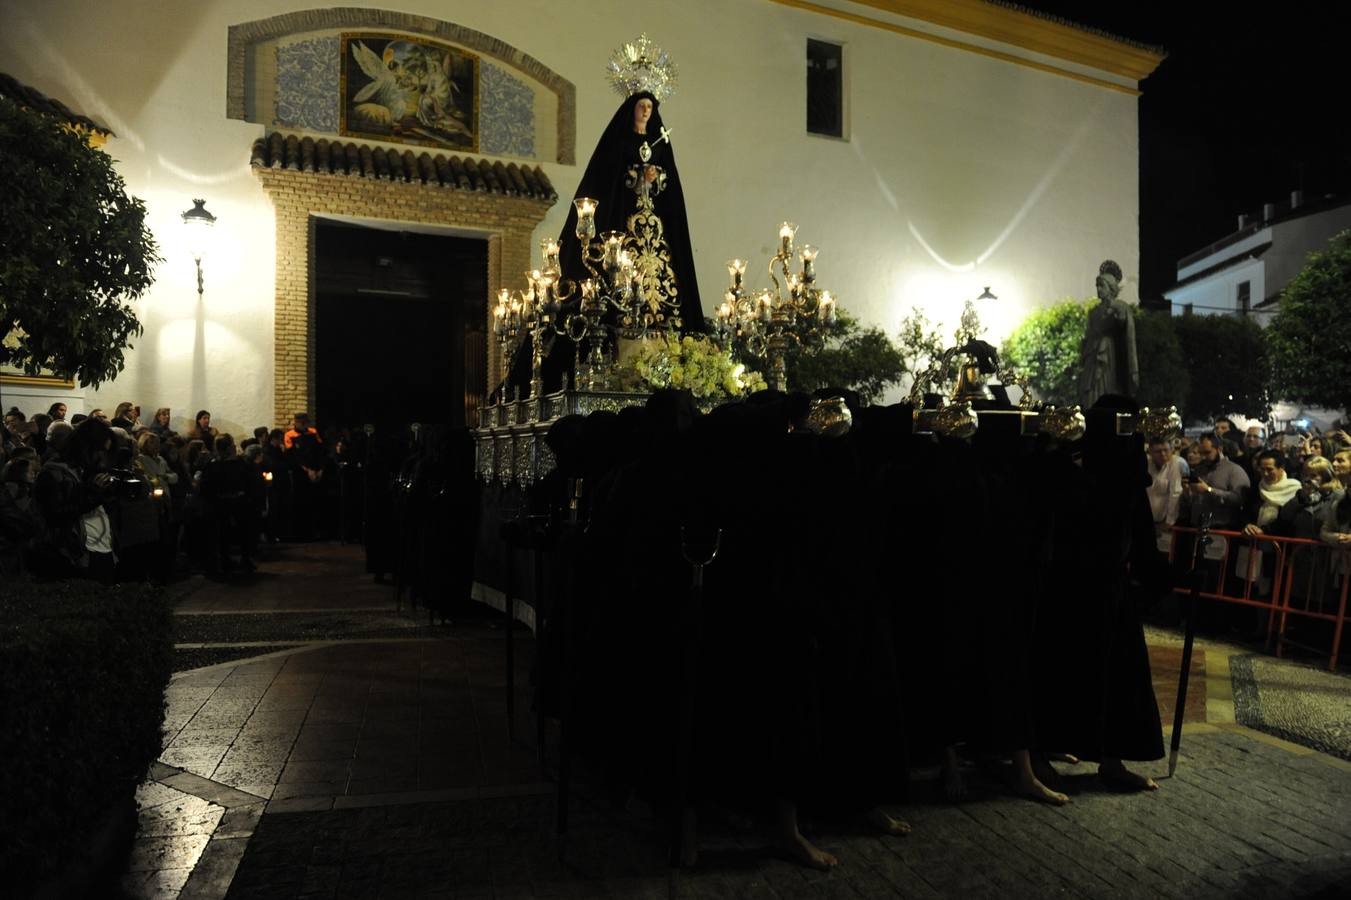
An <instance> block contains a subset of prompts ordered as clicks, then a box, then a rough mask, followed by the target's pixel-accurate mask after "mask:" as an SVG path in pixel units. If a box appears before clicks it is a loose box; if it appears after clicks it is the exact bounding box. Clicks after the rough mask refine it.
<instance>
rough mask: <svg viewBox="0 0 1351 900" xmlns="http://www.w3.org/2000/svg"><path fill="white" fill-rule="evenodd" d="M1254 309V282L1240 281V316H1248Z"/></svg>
mask: <svg viewBox="0 0 1351 900" xmlns="http://www.w3.org/2000/svg"><path fill="white" fill-rule="evenodd" d="M1251 309H1252V282H1251V281H1240V282H1239V283H1238V314H1239V315H1241V316H1246V315H1247V314H1248V312H1249V311H1250V310H1251Z"/></svg>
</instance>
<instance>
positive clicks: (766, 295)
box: [760, 290, 774, 325]
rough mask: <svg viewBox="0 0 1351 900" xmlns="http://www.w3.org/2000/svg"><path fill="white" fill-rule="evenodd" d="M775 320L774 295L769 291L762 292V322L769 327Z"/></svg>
mask: <svg viewBox="0 0 1351 900" xmlns="http://www.w3.org/2000/svg"><path fill="white" fill-rule="evenodd" d="M773 319H774V295H773V294H771V293H770V292H769V291H767V290H765V291H761V292H760V321H762V322H764V323H765V324H766V325H768V324H769V323H770V322H771V321H772V320H773Z"/></svg>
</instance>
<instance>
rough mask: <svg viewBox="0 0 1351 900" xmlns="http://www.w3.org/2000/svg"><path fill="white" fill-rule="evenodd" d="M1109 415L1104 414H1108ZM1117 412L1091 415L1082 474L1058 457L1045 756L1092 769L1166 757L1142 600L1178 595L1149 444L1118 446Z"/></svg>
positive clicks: (1041, 694) (1041, 714)
mask: <svg viewBox="0 0 1351 900" xmlns="http://www.w3.org/2000/svg"><path fill="white" fill-rule="evenodd" d="M1100 413H1101V415H1099V414H1100ZM1113 413H1114V411H1113V410H1099V409H1094V410H1091V411H1090V413H1089V433H1088V437H1087V438H1086V439H1085V441H1084V442H1083V445H1082V453H1083V465H1082V467H1080V466H1077V465H1075V464H1074V463H1073V461H1072V460H1071V458H1070V455H1069V454H1068V453H1063V452H1062V453H1058V454H1054V455H1053V457H1052V460H1051V464H1050V465H1049V466H1048V467H1047V468H1046V470H1045V478H1044V480H1043V484H1042V489H1043V491H1044V492H1045V493H1046V494H1047V495H1048V496H1050V497H1052V498H1053V500H1054V512H1053V518H1054V529H1053V541H1052V548H1053V549H1052V559H1051V565H1050V567H1049V573H1050V577H1049V578H1048V579H1047V583H1046V588H1045V591H1044V593H1043V595H1042V604H1041V609H1040V610H1039V612H1040V615H1039V616H1038V618H1037V623H1036V633H1035V635H1034V637H1033V647H1034V666H1035V671H1034V676H1033V677H1034V682H1035V684H1036V689H1035V696H1036V700H1037V709H1036V711H1035V718H1036V722H1037V724H1036V733H1037V745H1038V746H1039V747H1041V748H1042V749H1045V750H1050V751H1064V752H1068V753H1073V754H1074V755H1076V756H1078V757H1079V758H1081V759H1087V760H1093V761H1101V760H1102V759H1103V758H1116V759H1125V760H1154V759H1161V758H1162V757H1163V737H1162V726H1161V723H1160V720H1159V708H1158V702H1157V700H1156V699H1155V696H1154V685H1153V681H1152V679H1151V677H1150V667H1149V649H1148V647H1147V646H1146V644H1145V636H1144V631H1143V629H1142V627H1141V624H1140V613H1139V609H1138V608H1137V605H1136V601H1137V597H1138V596H1139V593H1138V592H1133V591H1131V590H1130V581H1132V580H1134V581H1136V582H1139V583H1141V585H1142V589H1143V590H1145V591H1152V592H1161V591H1164V590H1167V588H1168V586H1169V585H1168V583H1167V567H1166V565H1165V564H1164V563H1163V562H1162V561H1161V560H1162V558H1161V557H1160V556H1159V554H1158V553H1157V551H1156V550H1155V548H1154V529H1153V519H1152V517H1151V516H1150V514H1149V501H1148V498H1147V496H1146V494H1145V487H1146V485H1147V483H1148V480H1147V477H1146V475H1145V460H1144V456H1143V454H1142V453H1141V452H1140V447H1139V440H1138V438H1135V437H1133V436H1123V437H1117V436H1116V435H1115V421H1114V418H1113Z"/></svg>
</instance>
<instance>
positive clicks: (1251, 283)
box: [1164, 256, 1268, 325]
mask: <svg viewBox="0 0 1351 900" xmlns="http://www.w3.org/2000/svg"><path fill="white" fill-rule="evenodd" d="M1245 281H1246V282H1248V291H1249V295H1248V296H1249V297H1250V298H1251V303H1252V306H1256V305H1257V304H1259V303H1261V302H1262V298H1263V297H1264V296H1266V293H1265V291H1266V283H1267V281H1266V257H1265V256H1261V257H1258V258H1257V259H1249V260H1244V261H1243V262H1240V263H1236V264H1235V265H1233V266H1230V267H1229V268H1227V269H1222V270H1220V271H1219V272H1215V273H1214V274H1212V275H1209V276H1207V277H1206V278H1202V279H1200V280H1198V281H1194V282H1192V283H1191V284H1186V285H1183V286H1182V287H1180V288H1173V289H1172V290H1169V291H1166V292H1164V296H1165V297H1167V298H1168V299H1169V300H1170V301H1172V304H1173V315H1175V316H1180V315H1183V314H1184V313H1186V311H1187V310H1186V307H1187V304H1189V303H1190V304H1191V305H1192V312H1193V313H1195V314H1196V315H1198V316H1217V315H1237V314H1238V286H1239V284H1241V283H1242V282H1245ZM1254 315H1256V316H1257V321H1258V322H1260V323H1261V324H1263V325H1265V324H1266V323H1267V319H1268V317H1267V316H1266V315H1265V314H1264V313H1263V312H1261V311H1258V312H1256V313H1254Z"/></svg>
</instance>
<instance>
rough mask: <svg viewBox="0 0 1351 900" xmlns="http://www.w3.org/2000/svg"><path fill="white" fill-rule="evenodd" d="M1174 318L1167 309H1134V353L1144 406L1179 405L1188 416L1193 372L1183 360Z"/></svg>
mask: <svg viewBox="0 0 1351 900" xmlns="http://www.w3.org/2000/svg"><path fill="white" fill-rule="evenodd" d="M1175 321H1176V319H1175V317H1174V316H1173V314H1172V313H1171V312H1168V311H1167V310H1152V309H1139V308H1137V309H1136V310H1135V352H1136V356H1137V358H1138V360H1139V363H1140V391H1139V394H1138V396H1137V397H1136V398H1135V400H1136V402H1138V403H1139V404H1140V405H1141V406H1152V407H1156V408H1157V407H1161V406H1176V407H1177V409H1178V412H1179V413H1180V414H1181V415H1182V416H1183V417H1184V418H1185V417H1186V416H1187V415H1188V413H1189V409H1188V405H1189V404H1190V402H1191V400H1190V397H1191V385H1192V377H1191V372H1189V371H1188V369H1187V366H1186V365H1185V364H1184V363H1183V359H1182V342H1181V341H1180V340H1179V339H1178V335H1177V328H1176V326H1175V324H1174V323H1175Z"/></svg>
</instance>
